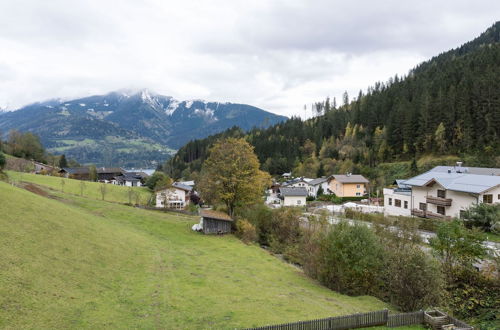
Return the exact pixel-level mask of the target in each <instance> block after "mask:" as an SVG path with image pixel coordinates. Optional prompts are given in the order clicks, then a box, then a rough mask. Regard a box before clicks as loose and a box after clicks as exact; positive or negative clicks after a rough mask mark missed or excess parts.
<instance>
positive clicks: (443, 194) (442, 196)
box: [437, 189, 446, 198]
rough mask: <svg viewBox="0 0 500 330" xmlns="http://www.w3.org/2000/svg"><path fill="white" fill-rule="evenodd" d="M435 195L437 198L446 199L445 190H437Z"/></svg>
mask: <svg viewBox="0 0 500 330" xmlns="http://www.w3.org/2000/svg"><path fill="white" fill-rule="evenodd" d="M437 194H438V197H441V198H446V191H445V190H439V189H438V191H437Z"/></svg>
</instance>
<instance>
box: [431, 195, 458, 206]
mask: <svg viewBox="0 0 500 330" xmlns="http://www.w3.org/2000/svg"><path fill="white" fill-rule="evenodd" d="M426 201H427V203H429V204H434V205H439V206H451V202H452V199H451V198H442V197H434V196H427V198H426Z"/></svg>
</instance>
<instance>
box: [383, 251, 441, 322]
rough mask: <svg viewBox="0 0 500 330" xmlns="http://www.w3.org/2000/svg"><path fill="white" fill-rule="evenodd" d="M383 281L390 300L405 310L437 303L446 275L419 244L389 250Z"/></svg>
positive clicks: (439, 299) (422, 307)
mask: <svg viewBox="0 0 500 330" xmlns="http://www.w3.org/2000/svg"><path fill="white" fill-rule="evenodd" d="M384 269H385V272H384V283H385V287H386V290H385V291H386V292H387V293H388V296H389V301H390V302H391V303H392V304H395V305H397V306H399V307H400V308H401V310H402V311H403V312H409V311H414V310H418V309H425V308H427V307H431V306H438V305H439V303H440V302H441V299H442V297H443V293H444V279H443V276H442V273H441V270H440V267H439V264H438V262H437V261H436V260H435V259H434V258H432V257H431V256H429V255H427V254H426V253H425V252H424V251H422V250H421V248H420V247H419V246H403V247H399V248H398V249H390V250H387V259H386V267H385V268H384Z"/></svg>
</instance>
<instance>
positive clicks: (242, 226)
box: [236, 219, 257, 244]
mask: <svg viewBox="0 0 500 330" xmlns="http://www.w3.org/2000/svg"><path fill="white" fill-rule="evenodd" d="M236 235H237V236H238V237H239V238H240V239H241V240H242V241H243V242H245V243H246V244H249V243H252V242H256V241H257V231H256V230H255V226H254V225H252V224H251V223H250V222H248V220H246V219H240V220H238V221H237V222H236Z"/></svg>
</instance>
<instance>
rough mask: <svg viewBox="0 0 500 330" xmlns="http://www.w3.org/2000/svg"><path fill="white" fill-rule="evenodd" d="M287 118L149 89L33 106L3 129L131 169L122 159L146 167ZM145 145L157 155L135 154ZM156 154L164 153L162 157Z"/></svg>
mask: <svg viewBox="0 0 500 330" xmlns="http://www.w3.org/2000/svg"><path fill="white" fill-rule="evenodd" d="M285 119H286V117H283V116H278V115H275V114H272V113H270V112H267V111H264V110H262V109H259V108H256V107H253V106H250V105H246V104H235V103H219V102H206V101H203V100H190V101H178V100H176V99H174V98H173V97H170V96H164V95H159V94H156V93H153V92H151V91H148V90H146V89H144V90H140V91H135V92H131V91H117V92H111V93H109V94H106V95H95V96H89V97H85V98H80V99H75V100H62V99H53V100H48V101H45V102H39V103H34V104H30V105H28V106H25V107H23V108H21V109H19V110H16V111H12V112H8V113H4V114H2V119H1V120H0V131H1V132H3V133H4V134H5V133H6V132H8V131H9V130H11V129H17V130H20V131H31V132H33V133H36V134H38V135H39V136H40V137H41V139H42V142H43V143H44V144H45V145H46V147H47V148H49V150H50V151H52V152H55V153H65V154H66V155H68V156H70V157H72V158H75V159H77V160H78V161H80V162H82V163H97V164H102V163H103V160H104V159H105V158H106V157H107V158H110V159H111V160H110V161H114V162H115V164H116V165H124V166H125V165H129V166H130V165H131V163H130V162H128V163H126V162H125V163H124V162H122V160H130V159H131V158H134V159H135V158H137V161H138V162H140V163H141V164H142V166H145V165H148V164H147V163H144V162H142V159H144V158H147V161H161V160H163V159H165V158H166V157H167V154H168V153H169V152H172V151H173V150H174V149H177V148H179V147H181V146H182V145H184V144H185V143H186V142H188V141H189V140H192V139H196V138H203V137H206V136H208V135H211V134H215V133H218V132H221V131H223V130H225V129H227V128H230V127H233V126H239V127H241V128H242V129H244V130H248V129H251V128H252V127H267V126H270V125H273V124H275V123H278V122H280V121H283V120H285ZM117 141H118V142H117ZM127 141H129V142H128V143H127ZM115 142H117V143H115ZM117 144H119V146H117ZM145 145H149V146H154V147H152V148H150V149H151V155H144V154H141V155H139V156H140V157H141V158H140V159H139V158H138V156H137V153H136V152H135V151H133V150H136V149H137V150H136V151H140V152H144V148H145V147H144V146H145ZM127 150H128V151H131V150H132V151H131V152H130V155H129V156H130V157H122V156H123V155H122V154H123V153H126V152H125V151H127ZM154 150H157V151H158V150H159V151H158V152H156V154H157V155H155V152H154ZM106 153H108V154H109V153H111V154H112V155H111V156H109V155H106ZM117 155H119V156H117ZM136 156H137V157H136ZM136 163H137V162H135V161H134V165H132V166H136V165H137V164H136Z"/></svg>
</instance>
